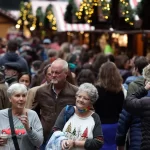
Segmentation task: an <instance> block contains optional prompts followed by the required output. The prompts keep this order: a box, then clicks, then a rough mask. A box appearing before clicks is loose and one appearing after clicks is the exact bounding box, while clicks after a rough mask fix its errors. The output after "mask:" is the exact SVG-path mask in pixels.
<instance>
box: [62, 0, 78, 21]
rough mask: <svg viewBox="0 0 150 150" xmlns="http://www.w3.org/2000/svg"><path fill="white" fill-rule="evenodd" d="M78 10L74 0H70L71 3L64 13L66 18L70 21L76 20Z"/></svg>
mask: <svg viewBox="0 0 150 150" xmlns="http://www.w3.org/2000/svg"><path fill="white" fill-rule="evenodd" d="M76 11H77V8H76V6H75V3H74V0H69V3H68V5H67V7H66V12H65V14H64V20H65V21H66V22H68V23H73V22H76V16H75V13H76Z"/></svg>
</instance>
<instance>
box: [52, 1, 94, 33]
mask: <svg viewBox="0 0 150 150" xmlns="http://www.w3.org/2000/svg"><path fill="white" fill-rule="evenodd" d="M52 5H53V12H54V16H55V17H56V21H57V29H58V31H61V32H64V31H93V30H94V29H95V27H94V26H90V25H89V24H75V23H73V24H69V23H66V22H65V20H64V13H65V11H66V7H67V5H68V3H67V2H57V3H53V4H52Z"/></svg>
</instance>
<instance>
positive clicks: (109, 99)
mask: <svg viewBox="0 0 150 150" xmlns="http://www.w3.org/2000/svg"><path fill="white" fill-rule="evenodd" d="M66 64H67V65H68V66H67V67H68V69H66V68H65V67H66ZM64 68H65V69H64ZM63 69H64V70H65V71H64V70H63ZM149 71H150V66H149V55H147V57H145V56H137V55H134V56H133V57H132V58H129V57H128V56H127V55H126V54H121V53H120V54H119V55H116V54H115V50H113V48H111V46H110V45H109V44H108V43H107V40H106V39H105V37H104V36H101V37H100V39H99V45H97V46H95V47H93V48H92V49H89V46H88V45H85V44H84V45H81V44H80V43H79V41H78V39H74V40H73V41H72V42H71V43H68V42H65V43H61V44H60V42H59V38H58V37H55V38H54V39H53V40H52V41H51V39H49V38H45V39H44V40H42V41H41V40H39V39H38V38H33V39H32V40H23V39H22V38H16V39H14V40H9V41H5V40H3V39H1V40H0V110H4V109H6V108H10V107H12V106H13V105H12V102H11V101H10V99H12V96H10V97H8V93H7V90H8V89H9V88H10V87H11V86H12V85H13V84H16V83H21V84H24V85H25V86H26V88H27V98H26V102H25V107H26V108H27V109H32V110H34V111H35V112H36V113H37V114H38V116H36V115H35V114H34V113H33V112H29V113H31V115H33V116H34V117H35V116H36V117H37V119H38V117H39V118H40V121H41V125H42V128H43V136H44V140H43V141H42V139H39V137H38V136H39V135H37V134H36V133H35V136H37V138H35V139H34V140H35V143H37V141H38V140H41V141H42V142H41V141H40V142H39V144H40V143H41V144H42V143H43V144H42V145H41V146H40V149H41V150H44V149H45V146H46V145H47V142H48V140H49V138H50V135H52V134H53V132H55V131H56V127H57V129H58V128H59V129H60V128H61V130H63V131H64V130H65V129H66V128H67V127H66V124H64V123H62V120H61V119H60V118H61V117H60V116H59V114H60V112H61V111H62V109H63V108H64V107H65V106H66V105H76V107H77V106H78V105H79V104H78V99H79V98H80V97H79V94H76V93H80V92H81V91H80V92H79V90H80V87H81V89H82V86H83V85H84V84H85V83H90V86H89V85H88V86H87V85H86V86H87V88H88V87H89V88H91V90H93V87H91V84H92V85H93V86H94V88H96V91H97V92H98V97H97V99H96V100H95V101H94V103H93V102H92V105H91V106H90V109H89V111H90V110H92V111H90V112H91V114H92V117H93V118H94V121H95V122H94V124H96V123H97V122H98V123H99V127H100V129H99V130H98V129H97V128H96V129H95V127H94V130H96V131H95V132H94V131H92V132H93V133H92V138H93V139H95V138H96V140H95V141H94V140H93V141H90V140H89V141H87V142H85V143H82V142H77V141H76V143H74V140H73V139H72V141H71V140H70V141H69V142H70V143H71V142H72V144H71V145H70V147H69V148H70V149H71V148H73V146H74V144H76V146H77V147H78V146H79V147H81V148H85V149H88V150H90V149H92V148H93V147H92V146H96V148H95V149H93V150H96V149H100V150H116V149H118V150H124V149H126V150H140V148H142V150H148V147H150V144H148V141H149V140H150V135H147V134H148V133H149V131H150V130H147V129H148V127H149V126H148V125H145V124H146V123H148V122H149V119H148V117H147V116H146V117H147V118H146V119H143V118H145V114H146V115H147V114H149V111H148V110H147V109H148V108H149V107H148V106H149V104H150V103H148V102H147V101H146V100H145V101H144V102H145V103H142V102H141V101H140V102H141V103H140V104H138V105H137V106H135V104H137V103H138V100H137V99H136V100H137V101H134V100H135V98H138V99H140V98H141V97H142V96H146V97H147V99H148V97H149V96H150V94H149V92H147V93H146V91H144V90H145V89H146V90H147V91H148V90H149V88H150V87H149V85H148V84H149V81H150V72H149ZM145 85H146V88H145V89H142V90H143V91H142V92H143V93H142V92H141V93H142V94H141V96H139V95H138V93H140V92H139V91H138V89H139V87H141V88H143V87H145ZM84 86H85V85H84ZM16 87H17V86H16ZM18 87H19V85H18ZM78 87H79V88H78ZM14 88H15V87H14ZM21 88H24V87H21ZM83 89H84V88H83ZM83 89H82V90H83ZM16 90H18V89H17V88H16ZM86 92H87V93H88V94H89V91H86ZM135 92H137V93H136V94H135V95H134V93H135ZM81 93H82V94H83V92H81ZM12 95H13V93H12ZM85 96H86V94H85ZM134 96H135V97H134ZM126 97H127V100H125V99H126ZM84 98H85V97H84ZM84 98H83V99H84ZM90 98H91V97H90ZM85 99H86V98H85ZM90 100H91V101H92V98H91V99H90ZM129 100H130V102H128V101H129ZM141 105H142V106H141ZM146 105H147V108H145V107H144V106H146ZM12 108H14V107H12ZM137 108H138V109H137ZM136 109H137V110H136ZM12 110H13V109H12ZM143 110H144V112H145V113H144V112H142V111H143ZM22 111H26V110H22ZM78 111H79V110H78ZM78 111H77V112H76V109H75V114H76V113H77V114H79V115H80V113H81V112H80V111H79V112H78ZM94 112H95V113H94ZM140 112H141V113H142V114H140ZM4 113H6V112H3V114H4ZM93 113H94V115H93ZM0 115H1V113H0ZM87 115H88V114H87ZM97 115H98V116H99V118H100V122H99V119H98V118H97ZM58 116H59V117H58ZM85 116H86V115H85ZM57 117H58V118H59V119H57ZM56 119H57V121H56ZM31 120H32V119H31ZM143 120H144V121H143ZM55 121H56V122H55ZM59 123H60V124H63V125H64V128H65V129H64V128H63V127H62V126H60V124H59ZM144 123H145V124H144ZM143 124H144V125H143ZM67 125H68V126H69V124H67ZM91 126H92V125H91ZM25 127H26V129H28V126H25ZM144 127H145V128H144ZM0 128H1V123H0ZM38 129H39V131H41V126H40V125H39V126H38V127H36V131H37V130H38ZM0 130H2V129H0ZM66 130H67V129H66ZM68 130H69V129H68ZM101 130H102V131H101ZM145 132H148V133H145ZM40 134H41V133H40ZM98 134H99V135H98ZM41 136H42V135H41ZM94 136H95V137H94ZM87 138H88V137H87ZM0 141H1V140H0ZM64 141H65V142H68V141H66V139H64ZM65 142H64V143H63V144H62V147H63V148H65V147H67V143H65ZM88 142H89V143H88ZM33 145H34V144H33ZM102 145H103V146H102ZM145 145H146V146H145ZM0 146H1V143H0ZM47 149H48V148H47ZM21 150H22V149H21Z"/></svg>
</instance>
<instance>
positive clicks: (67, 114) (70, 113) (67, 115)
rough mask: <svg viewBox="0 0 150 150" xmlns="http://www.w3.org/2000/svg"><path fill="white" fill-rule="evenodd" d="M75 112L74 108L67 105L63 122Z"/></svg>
mask: <svg viewBox="0 0 150 150" xmlns="http://www.w3.org/2000/svg"><path fill="white" fill-rule="evenodd" d="M74 113H75V109H74V107H73V106H72V105H67V106H66V107H65V112H64V124H65V123H66V122H67V121H68V120H69V118H70V117H71V116H72V115H73V114H74Z"/></svg>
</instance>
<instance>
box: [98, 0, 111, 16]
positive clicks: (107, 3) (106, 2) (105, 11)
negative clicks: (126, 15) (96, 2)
mask: <svg viewBox="0 0 150 150" xmlns="http://www.w3.org/2000/svg"><path fill="white" fill-rule="evenodd" d="M100 7H101V10H102V16H103V17H104V19H109V17H110V9H111V0H100Z"/></svg>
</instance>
